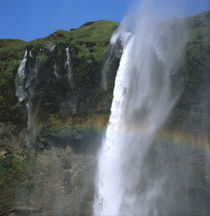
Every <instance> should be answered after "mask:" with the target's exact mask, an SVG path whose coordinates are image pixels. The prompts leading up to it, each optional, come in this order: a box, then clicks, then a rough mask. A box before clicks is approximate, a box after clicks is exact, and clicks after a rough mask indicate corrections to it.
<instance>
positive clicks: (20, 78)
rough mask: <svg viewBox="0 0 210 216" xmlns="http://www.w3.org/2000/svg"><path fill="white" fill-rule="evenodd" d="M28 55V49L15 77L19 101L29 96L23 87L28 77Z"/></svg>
mask: <svg viewBox="0 0 210 216" xmlns="http://www.w3.org/2000/svg"><path fill="white" fill-rule="evenodd" d="M27 55H28V51H27V50H26V51H25V54H24V57H23V59H22V61H21V62H20V66H19V67H18V71H17V75H16V77H15V85H16V96H17V97H18V99H19V102H22V101H23V100H24V99H25V98H26V96H27V94H26V92H25V90H24V88H23V85H24V79H25V77H26V74H25V65H26V61H27Z"/></svg>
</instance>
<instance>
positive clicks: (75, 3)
mask: <svg viewBox="0 0 210 216" xmlns="http://www.w3.org/2000/svg"><path fill="white" fill-rule="evenodd" d="M154 1H155V7H156V8H157V13H158V12H159V13H162V11H164V10H167V9H166V8H167V7H168V6H169V5H171V4H173V5H174V6H175V7H178V8H179V9H180V10H183V11H184V14H185V15H187V16H189V15H193V14H197V13H200V12H202V11H206V10H209V0H154ZM0 2H1V7H0V38H14V39H22V40H26V41H29V40H33V39H36V38H40V37H45V36H47V35H49V34H51V33H52V32H54V31H56V30H58V29H64V30H69V29H71V28H77V27H79V26H80V25H82V24H84V23H85V22H87V21H95V20H102V19H103V20H104V19H105V20H112V21H116V22H120V21H121V20H122V18H123V17H124V16H125V14H126V12H127V11H128V9H129V8H130V6H131V5H134V7H135V2H138V0H0ZM183 11H182V12H183ZM168 13H171V11H169V12H168Z"/></svg>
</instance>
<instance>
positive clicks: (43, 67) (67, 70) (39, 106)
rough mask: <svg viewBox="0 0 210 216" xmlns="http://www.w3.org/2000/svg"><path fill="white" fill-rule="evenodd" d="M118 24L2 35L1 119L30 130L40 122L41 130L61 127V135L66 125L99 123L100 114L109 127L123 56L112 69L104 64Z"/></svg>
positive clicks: (100, 120) (102, 124) (107, 23)
mask: <svg viewBox="0 0 210 216" xmlns="http://www.w3.org/2000/svg"><path fill="white" fill-rule="evenodd" d="M117 26H118V24H117V23H114V22H108V21H99V22H91V23H86V24H85V25H83V26H81V27H80V28H79V29H73V30H71V31H69V32H68V31H62V30H60V31H57V32H55V33H53V34H51V35H50V36H48V37H47V38H43V39H38V40H35V41H31V42H23V41H17V40H1V48H0V57H1V59H0V60H1V65H0V67H1V68H0V71H1V83H0V90H1V96H0V122H13V123H14V124H18V125H19V127H20V128H27V129H28V130H34V128H30V125H29V124H36V127H38V128H39V132H40V133H42V132H45V133H46V131H47V128H49V127H51V128H53V129H54V130H55V133H57V130H56V128H58V129H59V133H60V134H62V132H61V131H62V128H63V129H64V128H68V129H69V130H71V131H72V129H73V128H74V129H75V128H76V127H80V126H81V127H86V128H88V127H90V128H94V127H95V125H94V123H93V122H94V121H95V120H92V119H96V118H97V119H98V123H97V124H99V126H100V127H104V126H105V125H106V121H107V118H108V115H109V108H110V104H111V100H112V89H113V82H114V76H115V73H116V69H117V67H118V61H119V60H118V58H119V57H118V58H117V57H116V56H114V55H113V58H112V61H111V63H110V67H109V69H110V68H111V70H109V72H108V73H107V71H104V70H102V68H103V65H104V64H105V59H106V56H107V55H108V54H109V49H110V45H109V40H110V37H111V34H112V32H113V31H114V30H115V29H116V28H117ZM24 53H25V54H24ZM23 56H24V57H25V63H24V68H21V66H20V62H21V60H22V59H23ZM19 66H20V67H19ZM106 86H107V87H106ZM17 90H18V91H17ZM18 97H19V99H20V101H19V102H18ZM30 122H31V123H30ZM27 124H28V126H27ZM62 125H63V127H61V126H62ZM31 127H33V126H32V125H31ZM68 132H70V131H68ZM51 133H52V132H51ZM66 134H67V132H66ZM37 135H38V134H37ZM42 142H43V139H42ZM43 145H47V143H44V144H43ZM43 145H42V144H40V145H39V144H38V145H36V147H38V148H39V147H43ZM45 147H46V146H45Z"/></svg>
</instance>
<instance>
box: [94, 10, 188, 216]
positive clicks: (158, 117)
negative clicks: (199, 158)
mask: <svg viewBox="0 0 210 216" xmlns="http://www.w3.org/2000/svg"><path fill="white" fill-rule="evenodd" d="M146 9H147V8H146ZM146 9H145V10H146ZM145 10H143V11H144V12H143V13H142V14H143V15H142V16H141V17H139V16H138V17H137V18H138V19H137V21H136V23H135V26H134V31H133V33H132V36H131V33H128V32H127V31H125V28H124V27H123V26H122V25H123V24H122V25H121V26H120V28H119V29H118V31H117V32H116V33H115V34H114V35H113V37H112V39H111V42H116V41H119V40H121V41H122V45H123V53H122V57H121V60H120V64H119V69H118V71H117V75H116V80H115V86H114V94H113V102H112V106H111V116H110V120H109V125H108V128H107V131H106V136H105V138H104V141H103V145H102V148H101V151H100V153H99V159H98V173H97V179H96V194H95V201H94V215H95V216H121V215H123V216H124V215H126V216H134V215H135V216H151V215H160V212H159V210H158V199H159V196H160V194H161V193H162V191H163V188H162V186H163V185H164V183H165V179H166V176H164V175H162V176H158V177H157V178H155V179H152V175H149V174H148V173H146V172H148V171H147V167H148V166H147V164H145V158H146V156H147V154H148V152H149V150H150V148H151V145H152V144H153V140H154V137H155V134H156V132H157V130H158V129H159V128H160V127H161V126H162V125H163V123H164V121H165V120H166V118H167V116H168V114H169V112H170V110H171V109H172V107H173V105H174V103H175V102H176V100H177V98H178V96H179V93H176V94H174V93H173V95H172V86H171V76H172V75H173V74H175V73H176V71H177V70H178V69H179V66H180V63H179V62H180V59H181V57H182V54H183V48H184V46H185V43H186V37H185V31H181V29H182V26H180V27H178V26H176V28H177V29H176V31H178V33H174V32H173V28H172V27H171V25H172V23H171V24H167V25H165V26H164V25H163V26H159V28H157V25H156V24H155V23H154V20H152V19H151V18H149V17H148V16H146V14H148V11H145ZM179 31H180V32H179ZM128 35H130V36H129V37H128ZM177 41H179V42H178V43H177Z"/></svg>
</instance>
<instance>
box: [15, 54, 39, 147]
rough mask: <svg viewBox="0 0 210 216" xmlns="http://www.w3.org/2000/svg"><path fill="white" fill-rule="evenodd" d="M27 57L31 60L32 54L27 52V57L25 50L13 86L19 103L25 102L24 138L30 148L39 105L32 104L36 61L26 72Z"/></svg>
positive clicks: (36, 72) (34, 136)
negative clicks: (25, 132) (26, 133)
mask: <svg viewBox="0 0 210 216" xmlns="http://www.w3.org/2000/svg"><path fill="white" fill-rule="evenodd" d="M28 57H29V58H33V55H32V52H31V51H29V56H28V51H27V50H26V51H25V54H24V57H23V59H22V61H21V62H20V66H19V68H18V71H17V74H16V77H15V85H16V96H17V97H18V99H19V102H23V101H24V102H25V106H26V110H27V130H28V135H27V137H26V143H27V146H28V147H29V148H30V147H31V146H32V145H33V144H34V143H35V140H36V116H37V113H38V107H39V105H37V104H36V105H35V104H34V102H33V99H34V94H35V88H36V80H37V75H38V64H37V61H36V63H35V66H34V67H33V68H30V69H29V71H28V72H26V62H27V60H28Z"/></svg>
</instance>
